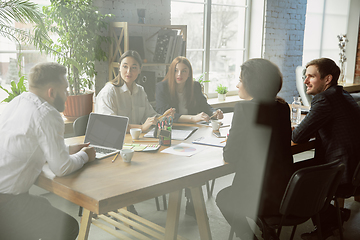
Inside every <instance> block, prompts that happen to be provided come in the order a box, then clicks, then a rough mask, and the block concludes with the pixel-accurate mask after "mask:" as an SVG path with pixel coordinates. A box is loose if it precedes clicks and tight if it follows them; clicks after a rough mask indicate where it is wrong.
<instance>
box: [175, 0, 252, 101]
mask: <svg viewBox="0 0 360 240" xmlns="http://www.w3.org/2000/svg"><path fill="white" fill-rule="evenodd" d="M172 2H177V3H191V4H203V5H204V19H203V22H204V26H203V48H201V49H189V48H187V49H186V51H187V52H202V72H206V74H205V76H204V80H209V71H210V54H211V52H212V51H234V50H236V51H242V52H243V59H242V60H243V62H245V61H246V60H247V59H248V58H249V44H250V41H249V40H250V17H251V3H252V0H245V5H240V4H221V3H212V0H204V1H202V2H198V1H191V0H171V3H172ZM212 6H230V7H240V8H245V23H244V24H245V26H244V29H245V33H244V46H243V47H239V48H226V49H220V48H211V47H210V41H211V37H210V36H211V13H212V11H211V7H212ZM190 61H191V60H190ZM205 93H206V94H207V96H208V97H209V98H213V97H216V95H217V93H216V92H209V83H208V82H205ZM227 95H229V96H230V95H237V91H236V90H233V91H229V92H228V93H227Z"/></svg>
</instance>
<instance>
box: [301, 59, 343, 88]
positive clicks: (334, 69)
mask: <svg viewBox="0 0 360 240" xmlns="http://www.w3.org/2000/svg"><path fill="white" fill-rule="evenodd" d="M312 65H315V66H316V67H317V68H318V71H319V73H320V78H321V79H323V78H324V77H326V76H327V75H329V74H330V75H332V77H333V78H332V80H331V85H337V81H338V79H339V76H340V68H339V67H338V66H337V65H336V63H335V62H334V61H333V60H332V59H330V58H318V59H314V60H312V61H310V62H309V63H308V64H306V68H308V67H309V66H312Z"/></svg>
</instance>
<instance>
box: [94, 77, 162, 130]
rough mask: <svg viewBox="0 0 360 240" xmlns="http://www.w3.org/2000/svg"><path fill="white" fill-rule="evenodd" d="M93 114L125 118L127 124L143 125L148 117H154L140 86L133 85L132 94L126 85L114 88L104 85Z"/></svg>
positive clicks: (110, 84)
mask: <svg viewBox="0 0 360 240" xmlns="http://www.w3.org/2000/svg"><path fill="white" fill-rule="evenodd" d="M95 112H96V113H102V114H109V115H118V116H126V117H128V118H129V124H143V123H144V122H145V121H146V119H147V118H148V117H153V116H155V115H156V112H155V110H154V109H153V107H152V106H151V104H150V103H149V100H148V98H147V95H146V93H145V90H144V88H143V87H142V86H140V85H138V84H136V83H133V89H132V93H131V92H130V90H129V88H128V87H127V85H126V84H123V85H122V86H121V87H116V86H114V85H113V84H112V83H106V84H105V86H104V87H103V89H101V91H100V92H99V94H98V95H97V97H96V102H95Z"/></svg>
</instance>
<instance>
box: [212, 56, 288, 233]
mask: <svg viewBox="0 0 360 240" xmlns="http://www.w3.org/2000/svg"><path fill="white" fill-rule="evenodd" d="M239 80H240V81H239V83H238V85H237V86H236V87H237V88H238V89H239V91H238V94H239V96H240V98H242V99H243V100H244V101H240V102H239V103H237V104H236V105H235V111H234V116H233V119H232V126H231V129H230V131H229V137H228V139H227V143H226V146H225V147H224V153H223V156H224V161H225V162H228V163H230V164H233V165H234V168H236V173H235V177H234V180H233V183H232V185H231V186H230V187H227V188H225V189H223V190H221V191H220V192H219V193H218V195H217V197H216V204H217V205H218V207H219V209H220V211H221V212H222V214H223V215H224V217H225V219H226V220H227V221H228V222H229V224H230V225H231V226H232V228H233V229H234V231H235V233H236V235H237V236H238V237H240V238H241V239H242V240H243V239H257V238H256V237H255V236H254V234H253V232H252V231H251V229H250V227H249V225H248V222H247V219H246V217H250V218H253V219H256V217H257V216H259V215H266V216H269V215H279V207H280V203H281V199H282V196H283V194H284V192H285V189H286V186H287V183H288V181H289V179H290V177H291V175H292V173H293V158H292V154H291V123H290V109H289V106H288V104H287V103H286V102H285V101H284V100H283V99H281V98H279V97H277V93H278V92H279V91H280V89H281V87H282V74H281V72H280V70H279V68H278V67H277V66H276V65H275V64H273V63H272V62H270V61H268V60H265V59H250V60H248V61H246V62H245V63H244V64H243V65H242V66H241V75H240V79H239ZM265 230H267V231H269V233H270V234H271V235H272V237H274V239H276V235H275V232H274V231H273V230H271V229H265ZM263 231H264V230H263Z"/></svg>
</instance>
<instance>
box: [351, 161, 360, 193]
mask: <svg viewBox="0 0 360 240" xmlns="http://www.w3.org/2000/svg"><path fill="white" fill-rule="evenodd" d="M352 184H353V185H354V187H359V186H360V162H359V163H358V165H357V167H356V169H355V172H354V176H353V179H352Z"/></svg>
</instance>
